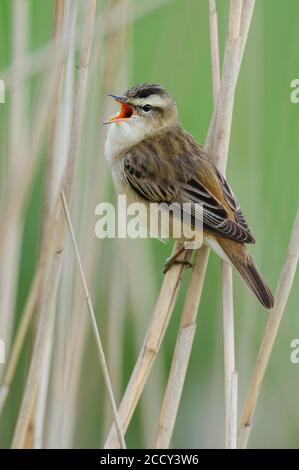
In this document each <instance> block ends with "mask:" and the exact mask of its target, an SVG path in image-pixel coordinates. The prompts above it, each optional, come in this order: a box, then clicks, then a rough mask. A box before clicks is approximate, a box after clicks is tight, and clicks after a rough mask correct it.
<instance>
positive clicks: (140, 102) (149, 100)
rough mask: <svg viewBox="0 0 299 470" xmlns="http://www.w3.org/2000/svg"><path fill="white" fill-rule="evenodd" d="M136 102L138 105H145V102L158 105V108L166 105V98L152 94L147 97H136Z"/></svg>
mask: <svg viewBox="0 0 299 470" xmlns="http://www.w3.org/2000/svg"><path fill="white" fill-rule="evenodd" d="M134 104H136V105H137V106H144V105H145V104H150V105H151V106H156V107H158V108H160V107H163V106H164V105H165V100H163V98H161V96H159V95H150V96H148V97H147V98H134Z"/></svg>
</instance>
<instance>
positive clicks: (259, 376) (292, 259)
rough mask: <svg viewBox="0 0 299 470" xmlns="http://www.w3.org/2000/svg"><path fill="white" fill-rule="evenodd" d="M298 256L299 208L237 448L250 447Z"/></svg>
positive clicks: (252, 379) (264, 336)
mask: <svg viewBox="0 0 299 470" xmlns="http://www.w3.org/2000/svg"><path fill="white" fill-rule="evenodd" d="M298 257H299V209H298V210H297V214H296V218H295V222H294V226H293V230H292V233H291V237H290V242H289V247H288V252H287V255H286V260H285V263H284V266H283V268H282V271H281V274H280V278H279V282H278V286H277V289H276V295H275V304H274V308H273V310H272V311H271V313H270V315H269V318H268V321H267V324H266V327H265V331H264V335H263V337H262V341H261V345H260V349H259V352H258V355H257V359H256V363H255V366H254V369H253V372H252V375H251V379H250V382H249V387H248V391H247V394H246V398H245V403H244V406H243V411H242V415H241V421H240V427H239V432H238V447H239V448H241V449H244V448H246V447H247V443H248V440H249V436H250V432H251V430H252V424H253V416H254V412H255V408H256V404H257V401H258V397H259V394H260V391H261V386H262V382H263V378H264V375H265V372H266V370H267V366H268V364H269V361H270V357H271V353H272V349H273V346H274V342H275V339H276V336H277V334H278V329H279V326H280V323H281V320H282V317H283V314H284V311H285V308H286V304H287V301H288V298H289V295H290V292H291V288H292V285H293V281H294V277H295V273H296V269H297V264H298Z"/></svg>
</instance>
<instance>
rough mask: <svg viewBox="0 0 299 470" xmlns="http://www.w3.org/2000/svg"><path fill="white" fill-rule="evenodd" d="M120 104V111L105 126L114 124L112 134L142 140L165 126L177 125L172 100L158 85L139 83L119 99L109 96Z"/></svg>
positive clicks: (176, 116)
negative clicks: (116, 133) (115, 133)
mask: <svg viewBox="0 0 299 470" xmlns="http://www.w3.org/2000/svg"><path fill="white" fill-rule="evenodd" d="M109 96H111V97H112V98H114V99H115V100H116V101H117V102H118V104H119V105H120V109H119V112H118V113H117V114H116V115H115V116H113V117H111V118H110V119H109V121H107V122H106V123H105V124H113V125H114V127H115V129H114V132H118V133H119V134H120V133H121V134H122V135H123V137H124V138H125V136H126V135H127V136H128V138H129V136H131V137H133V136H134V137H135V138H136V140H142V139H143V138H144V137H146V136H148V135H151V134H154V133H156V132H157V131H159V130H161V129H163V128H164V127H169V126H175V125H177V124H178V112H177V107H176V104H175V102H174V100H173V99H172V98H171V96H170V95H169V93H168V92H167V91H166V90H165V88H163V87H162V86H160V85H157V84H149V83H142V84H140V85H136V86H134V87H133V88H130V89H129V90H128V91H126V93H124V94H123V95H122V96H117V95H109Z"/></svg>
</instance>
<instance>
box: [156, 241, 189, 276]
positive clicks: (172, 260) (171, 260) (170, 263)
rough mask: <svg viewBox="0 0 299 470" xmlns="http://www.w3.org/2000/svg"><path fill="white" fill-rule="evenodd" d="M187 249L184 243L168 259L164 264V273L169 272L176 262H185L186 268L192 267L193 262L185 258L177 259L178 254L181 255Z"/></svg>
mask: <svg viewBox="0 0 299 470" xmlns="http://www.w3.org/2000/svg"><path fill="white" fill-rule="evenodd" d="M184 250H185V247H184V245H182V246H181V247H180V248H179V249H178V250H177V251H176V252H175V253H174V254H173V255H172V256H170V258H167V259H166V262H165V264H164V269H163V273H164V274H165V273H167V271H168V270H169V269H170V268H171V266H173V265H174V264H184V265H185V266H186V268H192V263H190V262H189V261H187V260H185V259H177V258H178V256H180V254H181V253H183V251H184Z"/></svg>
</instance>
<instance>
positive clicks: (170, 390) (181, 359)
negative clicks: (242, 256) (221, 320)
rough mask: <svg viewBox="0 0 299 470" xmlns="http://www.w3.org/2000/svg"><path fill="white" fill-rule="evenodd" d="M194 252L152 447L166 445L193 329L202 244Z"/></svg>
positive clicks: (203, 259) (204, 261)
mask: <svg viewBox="0 0 299 470" xmlns="http://www.w3.org/2000/svg"><path fill="white" fill-rule="evenodd" d="M198 253H200V256H196V257H195V259H194V262H193V268H192V273H191V278H190V282H189V285H188V290H187V293H186V297H185V302H184V308H183V314H182V319H181V323H180V327H179V333H178V337H177V341H176V346H175V351H174V356H173V359H172V364H171V369H170V373H169V377H168V381H167V386H166V390H165V394H164V397H163V404H162V409H161V414H160V419H159V427H158V433H157V438H156V448H158V449H166V448H168V447H169V444H170V440H171V436H172V432H173V429H174V425H175V420H176V416H177V412H178V408H179V404H180V399H181V395H182V391H183V385H184V381H185V377H186V373H187V367H188V364H189V359H190V354H191V349H192V345H193V340H194V335H195V331H196V315H197V310H198V305H199V302H200V297H201V293H202V288H203V282H204V275H205V271H206V266H207V263H208V258H209V250H208V248H207V247H205V246H204V247H202V248H201V249H200V250H199V251H198Z"/></svg>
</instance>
